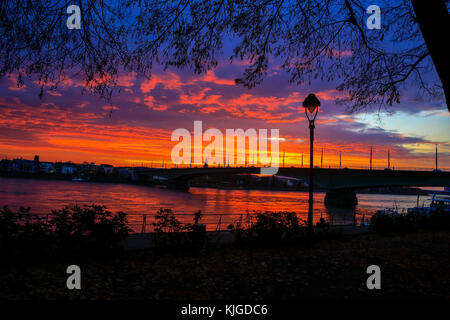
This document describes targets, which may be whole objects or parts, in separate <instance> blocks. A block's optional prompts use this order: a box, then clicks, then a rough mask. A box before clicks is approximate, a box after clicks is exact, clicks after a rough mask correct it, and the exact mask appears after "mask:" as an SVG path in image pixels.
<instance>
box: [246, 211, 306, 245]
mask: <svg viewBox="0 0 450 320" xmlns="http://www.w3.org/2000/svg"><path fill="white" fill-rule="evenodd" d="M254 217H255V223H254V224H253V225H252V226H251V227H250V231H251V232H255V233H256V235H257V237H258V238H259V240H262V241H275V240H281V239H282V238H291V237H292V236H293V235H294V234H295V233H296V232H298V231H299V230H300V220H299V218H298V217H297V215H296V213H295V212H285V211H279V212H270V211H265V212H259V211H256V212H255V214H254Z"/></svg>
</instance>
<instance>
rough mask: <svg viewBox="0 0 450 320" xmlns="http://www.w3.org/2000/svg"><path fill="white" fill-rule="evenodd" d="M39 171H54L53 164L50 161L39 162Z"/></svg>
mask: <svg viewBox="0 0 450 320" xmlns="http://www.w3.org/2000/svg"><path fill="white" fill-rule="evenodd" d="M39 168H40V170H41V172H45V173H55V166H54V165H53V163H51V162H39Z"/></svg>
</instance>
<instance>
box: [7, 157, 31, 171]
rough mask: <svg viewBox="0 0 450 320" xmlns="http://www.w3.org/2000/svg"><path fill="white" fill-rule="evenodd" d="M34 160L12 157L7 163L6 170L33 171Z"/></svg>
mask: <svg viewBox="0 0 450 320" xmlns="http://www.w3.org/2000/svg"><path fill="white" fill-rule="evenodd" d="M35 167H36V166H35V161H33V160H25V159H14V160H12V161H11V162H10V163H9V166H8V171H15V172H35Z"/></svg>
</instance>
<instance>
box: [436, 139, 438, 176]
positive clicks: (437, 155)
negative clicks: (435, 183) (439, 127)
mask: <svg viewBox="0 0 450 320" xmlns="http://www.w3.org/2000/svg"><path fill="white" fill-rule="evenodd" d="M437 169H438V150H437V143H436V171H437Z"/></svg>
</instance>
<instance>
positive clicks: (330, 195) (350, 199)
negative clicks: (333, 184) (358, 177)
mask: <svg viewBox="0 0 450 320" xmlns="http://www.w3.org/2000/svg"><path fill="white" fill-rule="evenodd" d="M324 202H325V204H327V205H331V206H336V207H353V206H356V205H357V204H358V198H357V197H356V193H355V191H353V190H349V189H341V190H332V191H327V194H326V195H325V199H324Z"/></svg>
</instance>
